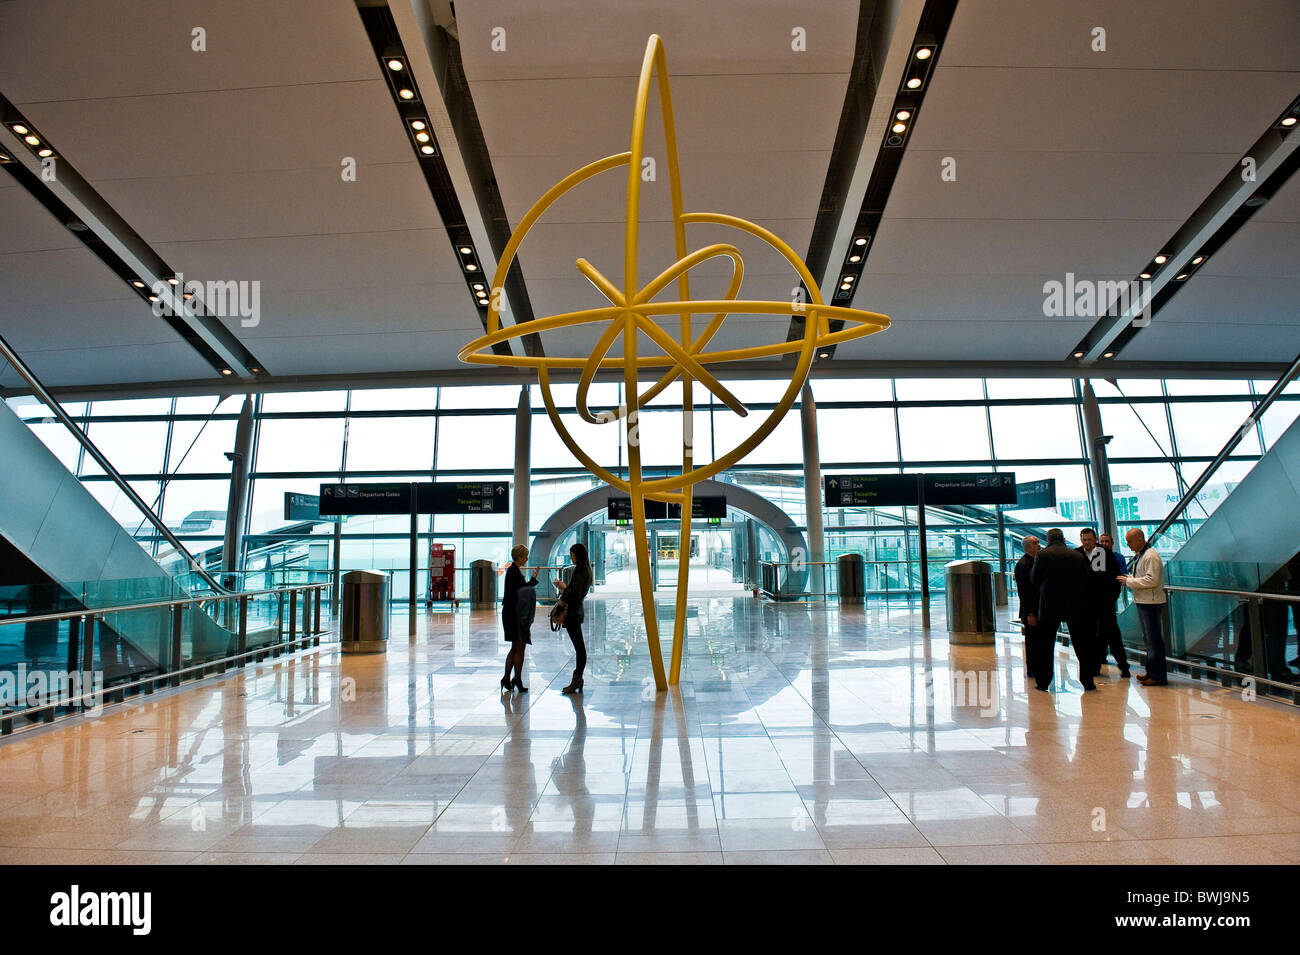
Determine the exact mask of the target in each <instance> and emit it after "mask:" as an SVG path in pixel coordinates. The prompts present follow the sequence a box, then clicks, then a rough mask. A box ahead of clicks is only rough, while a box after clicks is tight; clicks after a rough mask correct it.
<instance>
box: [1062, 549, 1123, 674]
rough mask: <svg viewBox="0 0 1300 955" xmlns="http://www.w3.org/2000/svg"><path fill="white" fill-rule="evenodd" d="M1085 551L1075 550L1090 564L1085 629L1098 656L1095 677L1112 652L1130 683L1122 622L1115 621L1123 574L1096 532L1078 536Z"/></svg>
mask: <svg viewBox="0 0 1300 955" xmlns="http://www.w3.org/2000/svg"><path fill="white" fill-rule="evenodd" d="M1079 541H1080V542H1081V543H1082V544H1083V546H1082V547H1078V548H1075V549H1076V550H1078V552H1079V553H1080V554H1082V555H1083V556H1084V557H1085V558H1086V559H1087V561H1088V568H1089V570H1088V590H1087V593H1086V595H1085V597H1084V621H1083V623H1084V626H1085V627H1087V628H1088V633H1089V635H1090V636H1091V637H1092V638H1093V639H1092V646H1093V650H1094V651H1095V653H1096V657H1095V663H1094V664H1093V668H1092V675H1093V676H1094V677H1095V676H1099V675H1100V674H1101V668H1102V666H1104V665H1105V663H1106V651H1107V650H1108V649H1109V650H1110V652H1111V655H1112V656H1114V657H1115V663H1116V664H1118V666H1119V675H1120V676H1122V677H1123V678H1124V679H1126V680H1127V679H1128V677H1129V670H1128V656H1127V655H1126V654H1125V653H1124V641H1123V640H1122V639H1120V635H1119V621H1118V620H1117V619H1116V618H1115V601H1116V600H1117V599H1119V593H1120V590H1121V589H1122V588H1121V587H1120V583H1119V581H1118V580H1117V579H1116V578H1117V577H1118V576H1119V575H1120V574H1122V573H1123V572H1124V571H1123V570H1121V569H1120V566H1119V562H1118V561H1117V560H1115V554H1114V552H1113V551H1111V550H1109V549H1107V548H1105V547H1103V546H1101V544H1100V543H1099V542H1098V540H1097V532H1096V531H1094V530H1093V529H1092V528H1091V527H1086V528H1084V529H1083V530H1082V531H1080V532H1079Z"/></svg>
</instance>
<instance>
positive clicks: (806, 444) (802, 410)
mask: <svg viewBox="0 0 1300 955" xmlns="http://www.w3.org/2000/svg"><path fill="white" fill-rule="evenodd" d="M799 425H800V434H801V435H802V437H803V495H804V508H805V510H806V511H807V515H808V518H807V519H808V554H807V557H806V558H805V559H806V560H808V561H809V562H811V563H812V564H816V565H817V566H815V567H809V568H808V569H809V574H808V590H809V591H810V592H812V591H814V590H821V591H823V592H824V591H825V590H826V568H825V567H822V566H821V562H822V561H823V560H825V559H826V557H825V554H826V537H825V533H824V531H823V528H822V467H821V455H820V453H819V452H818V449H817V404H816V403H815V402H814V401H813V392H812V384H811V383H805V384H804V386H803V394H802V396H801V397H800V399H799Z"/></svg>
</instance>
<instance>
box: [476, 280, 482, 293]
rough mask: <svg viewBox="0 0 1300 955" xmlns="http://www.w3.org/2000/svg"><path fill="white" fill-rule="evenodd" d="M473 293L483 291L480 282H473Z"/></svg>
mask: <svg viewBox="0 0 1300 955" xmlns="http://www.w3.org/2000/svg"><path fill="white" fill-rule="evenodd" d="M474 291H476V292H481V291H483V283H482V282H475V283H474Z"/></svg>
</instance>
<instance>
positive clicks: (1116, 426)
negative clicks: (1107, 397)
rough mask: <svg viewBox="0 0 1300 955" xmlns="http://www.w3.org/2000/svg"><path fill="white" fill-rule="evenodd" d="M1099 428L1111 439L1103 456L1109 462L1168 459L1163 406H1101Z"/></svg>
mask: <svg viewBox="0 0 1300 955" xmlns="http://www.w3.org/2000/svg"><path fill="white" fill-rule="evenodd" d="M1144 424H1145V425H1146V427H1145V428H1144V427H1143V425H1144ZM1101 426H1102V428H1103V429H1104V430H1105V433H1106V434H1108V435H1110V436H1111V440H1110V443H1109V444H1107V445H1106V454H1107V455H1108V456H1109V457H1110V459H1111V460H1112V461H1114V460H1115V459H1116V458H1139V457H1141V458H1149V457H1156V456H1161V457H1167V456H1168V454H1169V449H1170V448H1171V447H1172V445H1171V443H1170V441H1169V422H1168V419H1167V418H1166V417H1165V406H1164V404H1163V403H1160V404H1133V405H1128V404H1103V405H1101ZM1148 428H1149V429H1150V431H1151V433H1150V434H1148V433H1147V429H1148ZM1153 436H1154V437H1153Z"/></svg>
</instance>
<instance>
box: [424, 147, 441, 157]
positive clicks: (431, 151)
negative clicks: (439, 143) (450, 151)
mask: <svg viewBox="0 0 1300 955" xmlns="http://www.w3.org/2000/svg"><path fill="white" fill-rule="evenodd" d="M420 152H422V153H424V154H425V155H426V156H432V155H433V154H434V153H435V152H437V150H436V149H434V148H433V147H432V146H421V147H420Z"/></svg>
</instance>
